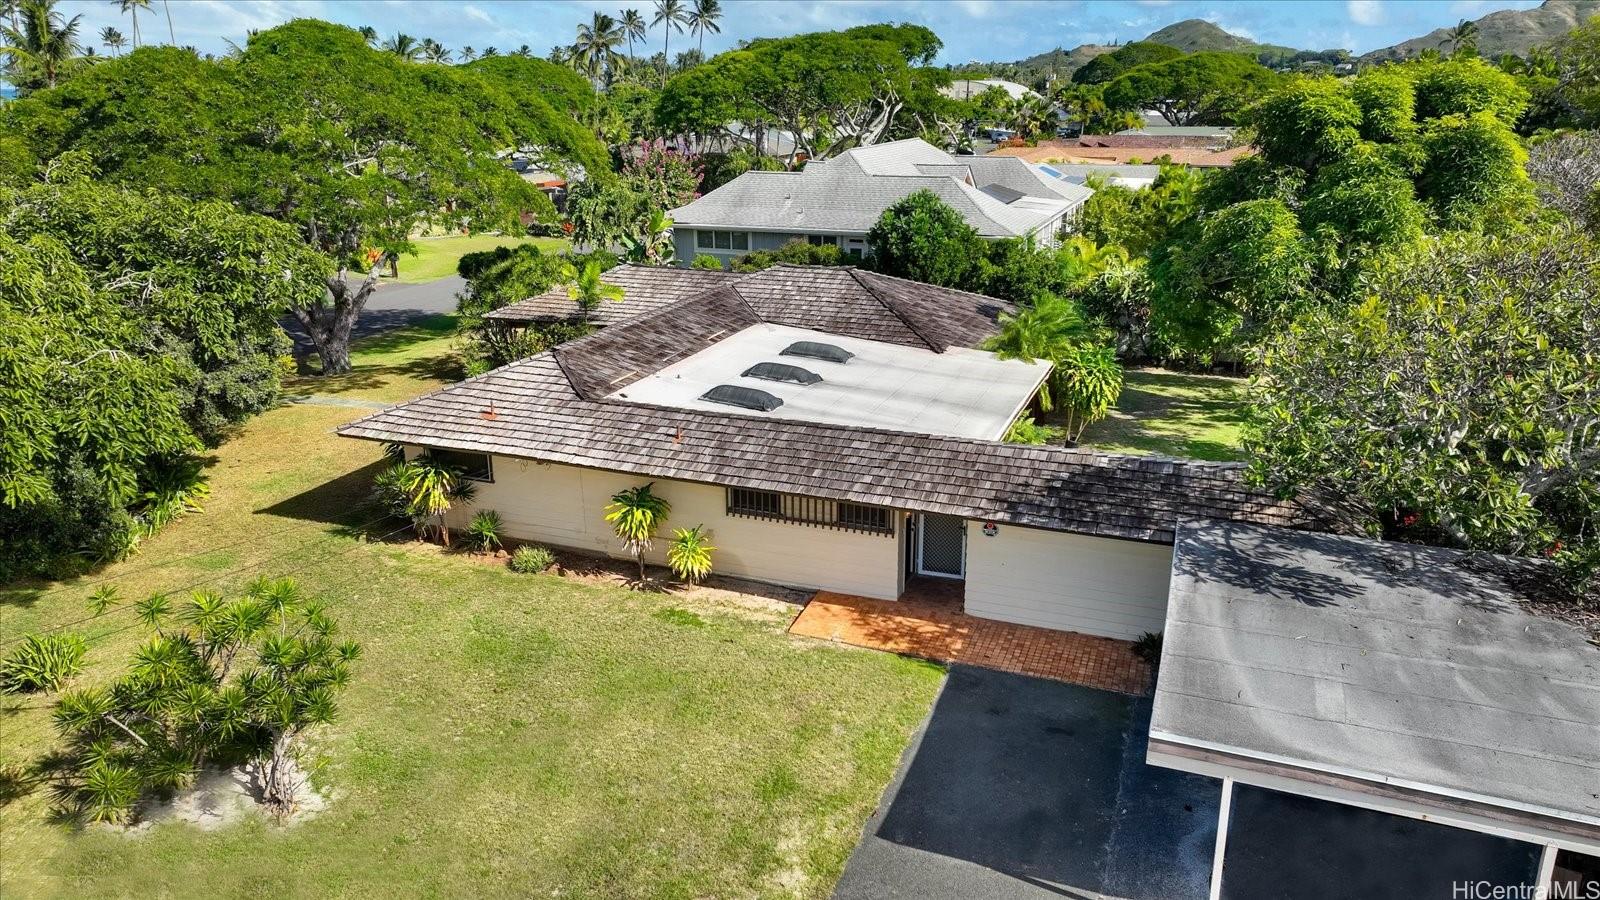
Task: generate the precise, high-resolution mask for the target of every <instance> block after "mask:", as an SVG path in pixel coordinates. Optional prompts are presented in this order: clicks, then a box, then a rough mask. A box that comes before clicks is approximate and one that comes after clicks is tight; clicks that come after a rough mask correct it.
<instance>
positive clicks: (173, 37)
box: [161, 0, 178, 47]
mask: <svg viewBox="0 0 1600 900" xmlns="http://www.w3.org/2000/svg"><path fill="white" fill-rule="evenodd" d="M161 11H162V12H164V13H166V14H167V40H169V41H171V42H172V46H174V47H176V46H178V32H177V31H175V30H173V27H172V5H171V4H170V3H169V0H161Z"/></svg>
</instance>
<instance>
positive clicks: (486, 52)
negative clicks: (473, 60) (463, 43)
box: [478, 46, 500, 59]
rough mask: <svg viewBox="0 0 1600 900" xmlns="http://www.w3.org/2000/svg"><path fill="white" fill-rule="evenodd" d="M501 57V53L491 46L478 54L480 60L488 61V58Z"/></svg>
mask: <svg viewBox="0 0 1600 900" xmlns="http://www.w3.org/2000/svg"><path fill="white" fill-rule="evenodd" d="M499 55H500V51H499V50H496V49H495V48H494V47H493V46H489V47H485V48H483V52H482V53H480V54H478V58H479V59H487V58H488V57H491V56H499Z"/></svg>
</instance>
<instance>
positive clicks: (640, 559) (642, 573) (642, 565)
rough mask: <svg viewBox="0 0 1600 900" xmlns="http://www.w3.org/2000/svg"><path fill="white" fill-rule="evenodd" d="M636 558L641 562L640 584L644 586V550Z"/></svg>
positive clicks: (635, 555) (636, 554)
mask: <svg viewBox="0 0 1600 900" xmlns="http://www.w3.org/2000/svg"><path fill="white" fill-rule="evenodd" d="M634 557H635V558H637V559H638V560H639V583H640V584H644V550H643V548H641V549H640V550H639V551H638V552H637V553H635V554H634Z"/></svg>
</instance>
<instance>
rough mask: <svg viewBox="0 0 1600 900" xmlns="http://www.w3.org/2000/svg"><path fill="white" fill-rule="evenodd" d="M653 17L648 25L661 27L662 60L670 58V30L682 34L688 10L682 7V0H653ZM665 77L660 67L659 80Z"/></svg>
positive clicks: (664, 70) (664, 72)
mask: <svg viewBox="0 0 1600 900" xmlns="http://www.w3.org/2000/svg"><path fill="white" fill-rule="evenodd" d="M655 4H656V14H655V18H653V19H651V20H650V27H651V28H654V27H656V26H657V25H662V26H664V27H663V28H662V40H661V55H662V59H663V60H670V59H672V32H673V30H674V29H676V30H677V32H678V33H679V34H683V26H684V23H685V22H687V21H688V20H689V11H688V10H686V9H684V8H683V0H655ZM666 79H667V73H666V67H665V66H663V67H662V72H661V80H662V81H665V80H666Z"/></svg>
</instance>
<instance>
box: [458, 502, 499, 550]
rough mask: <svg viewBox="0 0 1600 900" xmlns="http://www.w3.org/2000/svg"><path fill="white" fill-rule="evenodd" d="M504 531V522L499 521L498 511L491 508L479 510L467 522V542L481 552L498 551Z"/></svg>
mask: <svg viewBox="0 0 1600 900" xmlns="http://www.w3.org/2000/svg"><path fill="white" fill-rule="evenodd" d="M504 531H505V524H504V523H503V522H501V520H500V514H499V513H497V512H495V511H494V510H492V509H483V510H479V511H478V512H477V513H476V514H474V515H473V517H472V521H471V522H468V523H467V543H468V544H469V545H470V546H471V547H472V549H474V550H478V551H480V552H483V553H489V552H492V551H498V550H499V549H500V548H501V547H502V546H503V543H502V541H501V537H502V536H503V532H504Z"/></svg>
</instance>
